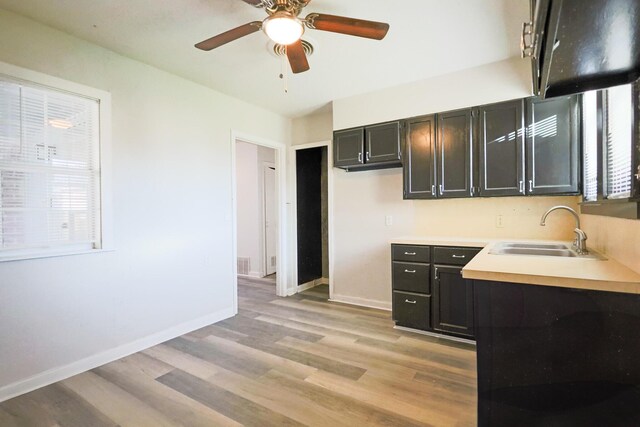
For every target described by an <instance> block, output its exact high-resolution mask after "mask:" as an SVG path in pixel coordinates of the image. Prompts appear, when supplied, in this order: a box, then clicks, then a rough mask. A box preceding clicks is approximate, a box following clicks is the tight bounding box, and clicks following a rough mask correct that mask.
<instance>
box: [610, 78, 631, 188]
mask: <svg viewBox="0 0 640 427" xmlns="http://www.w3.org/2000/svg"><path fill="white" fill-rule="evenodd" d="M631 89H632V88H631V85H625V86H616V87H612V88H609V89H608V90H607V92H606V97H605V117H606V120H605V124H606V132H605V136H606V154H607V163H606V167H607V173H606V178H607V179H606V183H607V197H608V198H609V199H616V198H624V197H629V196H630V195H631V134H632V128H631V122H632V120H633V119H632V113H633V111H632V95H631V93H632V90H631Z"/></svg>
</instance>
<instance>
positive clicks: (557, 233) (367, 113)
mask: <svg viewBox="0 0 640 427" xmlns="http://www.w3.org/2000/svg"><path fill="white" fill-rule="evenodd" d="M529 79H530V74H529V65H528V62H527V61H524V60H522V61H521V60H519V59H517V60H508V61H503V62H499V63H495V64H489V65H485V66H481V67H477V68H474V69H470V70H466V71H463V72H457V73H454V74H450V75H447V76H441V77H436V78H432V79H429V80H424V81H421V82H416V83H413V84H408V85H404V86H400V87H395V88H391V89H387V90H382V91H379V92H375V93H370V94H365V95H361V96H356V97H352V98H348V99H342V100H336V101H334V103H333V128H334V129H344V128H349V127H354V126H359V125H365V124H372V123H378V122H383V121H387V120H393V119H401V118H405V117H412V116H418V115H422V114H429V113H435V112H441V111H447V110H450V109H455V108H464V107H471V106H474V105H481V104H485V103H491V102H498V101H504V100H509V99H515V98H523V97H526V96H529V95H530V92H529V87H530V80H529ZM311 123H313V125H314V126H315V127H316V128H320V129H321V128H323V127H322V126H319V125H318V123H316V122H315V121H314V122H311ZM294 124H295V122H294ZM294 128H295V125H294ZM333 182H334V185H333V189H334V216H333V218H334V223H333V226H334V234H333V241H332V244H333V245H334V246H333V247H334V251H335V252H334V258H333V260H334V267H333V283H334V294H333V297H334V298H335V299H338V300H343V301H352V302H359V303H364V304H369V305H372V306H377V307H387V308H388V307H390V303H391V269H390V263H391V256H390V246H389V241H390V240H391V239H393V238H397V237H403V236H455V237H485V238H498V237H500V238H548V239H567V240H569V239H571V238H572V230H573V222H572V221H573V219H572V218H571V217H570V216H569V215H566V216H563V215H559V216H556V217H555V218H550V221H549V222H548V224H547V227H540V226H539V225H538V224H539V222H540V217H541V216H542V214H543V213H544V212H545V210H546V209H548V208H549V207H551V206H553V205H556V204H566V205H569V206H572V207H574V208H577V201H578V198H577V197H508V198H487V199H454V200H432V201H428V200H417V201H407V200H403V199H402V169H399V168H398V169H388V170H381V171H367V172H345V171H342V170H339V169H335V170H334V181H333ZM386 215H391V216H392V217H393V225H392V226H385V216H386ZM497 215H503V218H504V227H503V228H497V227H496V216H497Z"/></svg>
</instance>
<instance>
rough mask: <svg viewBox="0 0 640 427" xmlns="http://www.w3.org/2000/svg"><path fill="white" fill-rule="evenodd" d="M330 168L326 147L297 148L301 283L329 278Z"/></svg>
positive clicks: (299, 268)
mask: <svg viewBox="0 0 640 427" xmlns="http://www.w3.org/2000/svg"><path fill="white" fill-rule="evenodd" d="M327 167H328V161H327V147H316V148H308V149H303V150H297V151H296V203H297V213H296V215H297V224H298V226H297V233H298V244H297V252H298V283H297V284H298V285H311V286H315V285H319V284H323V283H324V282H325V281H328V278H329V254H328V197H327V195H328V180H327V171H328V169H327ZM327 283H328V282H327Z"/></svg>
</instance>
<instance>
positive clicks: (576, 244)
mask: <svg viewBox="0 0 640 427" xmlns="http://www.w3.org/2000/svg"><path fill="white" fill-rule="evenodd" d="M559 209H562V210H565V211H569V212H571V215H573V217H574V218H575V219H576V228H575V229H574V230H573V232H574V233H575V235H576V238H575V240H574V241H573V248H574V249H575V250H576V252H577V253H578V255H587V254H588V253H589V251H588V250H587V234H586V233H585V232H584V231H582V230H581V229H580V217H579V216H578V213H577V212H576V211H574V210H573V209H571V208H570V207H569V206H554V207H552V208H551V209H549V210H548V211H546V212H545V213H544V215H542V219H541V220H540V225H541V226H543V227H544V226H545V221H546V220H547V216H548V215H549V214H550V213H551V212H553V211H555V210H559Z"/></svg>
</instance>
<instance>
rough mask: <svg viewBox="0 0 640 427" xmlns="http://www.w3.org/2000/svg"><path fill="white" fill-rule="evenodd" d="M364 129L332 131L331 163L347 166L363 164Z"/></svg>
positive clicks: (337, 165)
mask: <svg viewBox="0 0 640 427" xmlns="http://www.w3.org/2000/svg"><path fill="white" fill-rule="evenodd" d="M363 148H364V129H363V128H358V129H349V130H342V131H338V132H334V133H333V153H334V154H333V165H334V166H336V167H348V166H356V165H362V164H364V156H363V155H362V149H363Z"/></svg>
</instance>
